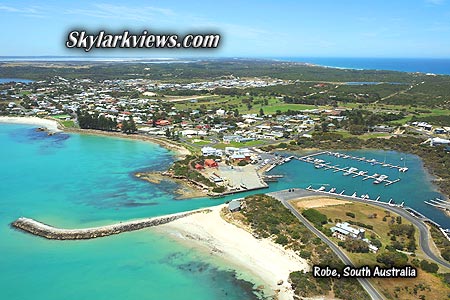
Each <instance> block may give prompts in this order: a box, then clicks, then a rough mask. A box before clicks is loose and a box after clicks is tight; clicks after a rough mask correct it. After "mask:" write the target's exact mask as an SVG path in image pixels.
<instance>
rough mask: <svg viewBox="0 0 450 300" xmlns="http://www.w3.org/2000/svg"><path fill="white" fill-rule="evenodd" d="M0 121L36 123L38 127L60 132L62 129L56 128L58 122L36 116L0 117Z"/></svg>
mask: <svg viewBox="0 0 450 300" xmlns="http://www.w3.org/2000/svg"><path fill="white" fill-rule="evenodd" d="M0 123H12V124H28V125H36V126H38V127H45V128H47V130H49V131H50V132H61V131H62V130H61V129H59V128H58V122H56V121H52V120H48V119H41V118H37V117H6V116H1V117H0Z"/></svg>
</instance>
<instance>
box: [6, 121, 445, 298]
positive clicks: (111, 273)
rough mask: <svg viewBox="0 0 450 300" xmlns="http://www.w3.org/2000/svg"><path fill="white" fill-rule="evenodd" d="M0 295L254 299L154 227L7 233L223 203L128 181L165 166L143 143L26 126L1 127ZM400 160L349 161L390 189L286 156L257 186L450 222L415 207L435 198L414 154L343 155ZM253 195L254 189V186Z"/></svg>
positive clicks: (231, 275) (245, 287)
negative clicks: (398, 167) (47, 234)
mask: <svg viewBox="0 0 450 300" xmlns="http://www.w3.org/2000/svg"><path fill="white" fill-rule="evenodd" d="M0 145H1V147H0V166H1V172H0V241H1V243H0V266H2V271H3V272H1V273H0V296H1V298H2V299H21V300H22V299H37V300H40V299H46V300H47V299H112V300H114V299H175V300H178V299H179V300H182V299H200V300H201V299H205V300H206V299H231V300H233V299H256V296H255V295H254V294H253V293H252V289H253V284H251V283H249V282H247V281H244V280H239V279H236V277H238V278H246V279H248V280H252V281H253V282H254V283H255V284H256V285H258V284H260V283H261V282H258V279H257V278H253V277H252V276H251V275H250V274H246V273H245V272H244V271H239V273H238V274H235V272H234V271H232V270H230V269H229V267H228V266H227V265H226V263H225V262H221V261H218V260H217V259H215V258H213V257H211V256H210V255H209V254H208V253H202V252H200V251H199V250H197V249H194V248H190V247H188V246H186V245H181V244H180V243H178V242H177V241H175V240H174V239H172V238H171V237H166V236H164V234H163V233H162V232H159V231H155V230H152V229H147V230H142V231H138V232H132V233H126V234H122V235H117V236H111V237H108V238H103V239H95V240H89V241H65V242H61V241H49V240H45V239H42V238H38V237H34V236H31V235H28V234H24V233H23V232H19V231H16V230H13V229H12V228H10V227H9V224H10V223H11V222H12V221H13V220H15V219H16V218H18V217H20V216H26V217H31V218H35V219H37V220H40V221H43V222H45V223H49V224H52V225H55V226H61V227H87V226H94V225H100V224H109V223H112V222H117V221H121V220H128V219H133V218H141V217H149V216H156V215H162V214H167V213H173V212H179V211H186V210H191V209H195V208H199V207H206V206H210V205H216V204H219V203H222V202H224V201H226V200H228V199H231V198H236V197H242V196H245V195H246V194H250V193H246V194H239V195H238V196H236V195H235V196H229V197H226V198H222V199H215V200H212V199H190V200H175V198H174V195H173V193H172V191H173V189H174V188H175V187H176V185H175V184H170V183H162V184H160V185H153V184H150V183H148V182H144V181H141V180H138V179H136V178H134V177H133V173H134V172H137V171H143V170H163V169H165V168H166V167H167V165H168V164H170V163H171V162H172V161H173V156H172V154H171V153H170V152H169V151H167V150H165V149H163V148H161V147H159V146H157V145H154V144H150V143H144V142H139V141H131V140H125V139H114V138H107V137H98V136H88V135H75V134H74V135H67V134H57V135H54V136H47V135H46V133H42V132H36V131H35V130H34V129H33V128H32V127H31V126H26V125H1V126H0ZM348 153H352V154H354V155H358V156H365V157H367V158H376V159H378V160H384V159H385V158H386V161H387V162H391V163H398V164H401V163H403V161H400V158H401V157H404V158H405V163H406V165H407V166H408V167H409V168H410V170H409V171H408V172H407V173H398V171H395V170H390V169H386V168H384V169H382V170H378V169H377V168H379V167H376V166H371V165H370V164H367V163H362V162H356V161H351V160H342V159H341V160H339V159H337V158H334V157H331V156H322V157H321V158H322V159H324V160H327V161H332V162H335V163H336V164H337V163H339V164H341V165H342V166H344V165H345V163H347V164H351V165H352V166H355V167H357V168H359V169H361V170H368V171H374V172H377V173H383V174H386V175H389V176H390V178H392V179H395V178H397V177H398V176H401V181H400V183H396V184H394V185H391V186H389V187H384V186H382V185H373V184H372V182H371V181H370V180H368V181H362V180H361V178H351V177H346V176H342V175H341V174H340V173H332V171H325V170H322V169H319V170H318V169H314V167H313V166H312V165H310V164H307V163H303V162H300V161H291V162H290V163H287V164H284V165H282V166H280V167H277V168H275V169H274V170H273V171H272V173H275V174H284V175H285V178H283V179H282V180H280V181H279V182H277V183H273V184H271V185H270V188H268V189H265V190H261V191H263V192H268V191H275V190H279V189H285V188H290V187H303V188H305V187H307V186H308V185H310V184H313V186H315V187H319V186H320V185H327V187H329V188H331V187H332V186H334V187H337V188H338V191H340V190H342V189H346V190H347V191H348V193H349V194H351V193H353V192H354V191H357V192H358V194H359V195H360V194H363V193H369V194H370V195H371V196H372V198H375V197H376V196H377V195H378V194H379V195H381V196H382V200H384V201H388V199H389V198H394V200H395V201H396V202H398V203H399V202H401V201H405V203H406V204H407V205H409V206H411V207H413V208H416V209H418V210H419V211H421V212H423V213H424V214H425V215H427V216H429V217H432V218H433V219H434V220H435V221H437V222H439V223H440V224H442V225H443V226H444V227H450V226H449V225H450V224H449V219H448V218H447V217H446V216H445V215H443V213H442V212H441V211H439V210H437V209H434V208H432V207H428V206H426V205H425V204H423V203H422V201H423V200H426V199H430V198H432V197H436V196H440V195H439V194H438V193H437V192H436V191H435V190H434V188H433V186H432V185H431V184H429V183H428V182H427V175H426V173H425V171H424V169H423V166H422V164H421V162H420V160H419V159H418V158H417V157H415V156H411V155H406V156H405V155H402V154H400V153H397V152H383V151H352V152H348ZM261 191H258V192H261Z"/></svg>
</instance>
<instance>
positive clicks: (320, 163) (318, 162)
mask: <svg viewBox="0 0 450 300" xmlns="http://www.w3.org/2000/svg"><path fill="white" fill-rule="evenodd" d="M325 153H330V152H328V151H324V152H319V153H315V154H310V155H306V156H301V157H295V158H296V159H298V160H300V161H303V162H306V163H310V164H314V165H315V166H316V168H317V169H324V170H330V169H331V170H333V173H337V172H343V173H344V175H351V176H352V177H353V178H356V177H361V178H362V179H363V180H368V179H373V181H374V183H375V182H376V183H384V185H385V186H389V185H391V184H394V183H396V182H399V181H400V178H398V179H395V180H389V179H388V177H387V176H384V177H383V178H380V177H379V176H380V175H378V174H372V175H368V171H360V170H358V169H356V168H349V167H343V168H341V167H339V165H330V163H328V162H325V161H324V160H322V159H317V158H316V159H314V158H313V157H314V156H316V155H320V154H325Z"/></svg>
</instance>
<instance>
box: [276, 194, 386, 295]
mask: <svg viewBox="0 0 450 300" xmlns="http://www.w3.org/2000/svg"><path fill="white" fill-rule="evenodd" d="M269 195H271V196H273V197H274V198H276V199H278V200H279V201H281V203H283V205H284V206H285V207H286V208H287V209H289V210H290V211H291V213H292V214H293V215H294V216H296V217H297V219H299V220H300V222H302V223H303V224H304V225H305V226H306V227H307V228H308V229H309V230H310V231H312V232H313V233H314V234H315V235H317V236H318V237H319V238H320V239H321V240H322V241H323V242H324V243H326V244H327V245H328V246H330V248H331V250H333V252H334V253H336V255H337V256H338V257H339V258H340V259H341V260H342V261H343V262H344V264H346V265H349V266H354V265H353V263H352V261H351V260H350V259H349V258H348V257H347V255H345V253H344V252H343V251H342V250H341V249H340V248H339V247H338V246H337V245H336V244H334V243H333V242H332V241H331V240H330V239H328V237H327V236H325V235H324V234H323V233H322V232H320V231H319V230H318V229H316V228H315V227H314V226H313V225H311V223H309V222H308V220H306V219H305V218H304V217H303V216H302V215H301V214H300V213H299V212H298V211H297V210H295V209H294V208H293V207H292V206H291V205H290V204H289V202H287V201H288V200H289V198H290V196H291V195H292V196H294V198H299V195H301V196H300V197H305V196H311V195H315V193H314V192H310V191H306V190H303V189H295V190H294V192H288V191H280V192H275V193H270V194H269ZM291 199H293V198H291ZM357 280H358V281H359V283H360V284H361V285H362V286H363V288H364V289H365V290H366V291H367V293H368V294H369V295H370V297H371V298H372V299H374V300H382V299H385V298H384V297H383V295H382V294H380V293H379V292H378V291H377V290H376V289H375V288H374V287H373V286H372V284H371V283H370V282H369V281H368V280H367V278H357Z"/></svg>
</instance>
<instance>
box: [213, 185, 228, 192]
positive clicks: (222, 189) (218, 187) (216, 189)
mask: <svg viewBox="0 0 450 300" xmlns="http://www.w3.org/2000/svg"><path fill="white" fill-rule="evenodd" d="M212 191H213V192H214V193H223V192H225V187H224V186H216V187H215V188H213V189H212Z"/></svg>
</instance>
